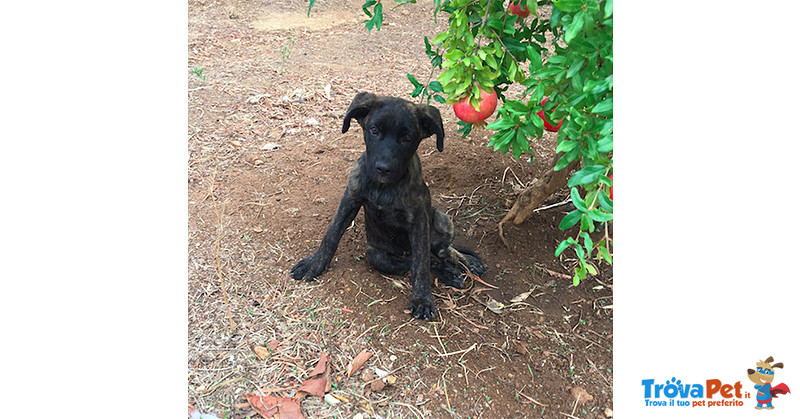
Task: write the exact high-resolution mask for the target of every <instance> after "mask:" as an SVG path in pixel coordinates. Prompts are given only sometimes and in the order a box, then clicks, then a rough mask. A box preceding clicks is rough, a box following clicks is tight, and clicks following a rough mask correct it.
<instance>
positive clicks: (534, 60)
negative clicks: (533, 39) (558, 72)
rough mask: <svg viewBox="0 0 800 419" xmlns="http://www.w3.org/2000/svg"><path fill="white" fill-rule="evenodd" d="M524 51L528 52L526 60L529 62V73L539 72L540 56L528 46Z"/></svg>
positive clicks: (540, 65) (540, 66)
mask: <svg viewBox="0 0 800 419" xmlns="http://www.w3.org/2000/svg"><path fill="white" fill-rule="evenodd" d="M526 49H527V50H528V59H529V60H530V62H531V63H530V70H531V72H533V71H535V70H539V69H540V68H542V54H539V52H538V51H536V50H535V49H534V48H533V47H531V46H530V45H528V46H527V47H526Z"/></svg>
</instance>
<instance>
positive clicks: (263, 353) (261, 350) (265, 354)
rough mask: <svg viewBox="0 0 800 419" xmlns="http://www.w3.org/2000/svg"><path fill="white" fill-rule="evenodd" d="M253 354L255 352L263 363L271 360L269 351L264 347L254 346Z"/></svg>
mask: <svg viewBox="0 0 800 419" xmlns="http://www.w3.org/2000/svg"><path fill="white" fill-rule="evenodd" d="M253 352H255V353H256V356H257V357H258V359H260V360H262V361H263V360H265V359H267V358H269V349H267V348H265V347H263V346H254V347H253Z"/></svg>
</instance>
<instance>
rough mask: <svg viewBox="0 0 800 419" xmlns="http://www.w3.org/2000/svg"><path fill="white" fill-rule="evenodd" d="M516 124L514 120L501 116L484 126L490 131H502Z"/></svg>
mask: <svg viewBox="0 0 800 419" xmlns="http://www.w3.org/2000/svg"><path fill="white" fill-rule="evenodd" d="M516 126H517V123H516V122H514V121H513V120H512V119H511V118H501V119H498V120H496V121H494V122H492V123H490V124H489V125H486V128H487V129H490V130H492V131H503V130H507V129H509V128H514V127H516Z"/></svg>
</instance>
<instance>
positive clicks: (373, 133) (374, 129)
mask: <svg viewBox="0 0 800 419" xmlns="http://www.w3.org/2000/svg"><path fill="white" fill-rule="evenodd" d="M369 132H371V133H372V135H378V133H379V132H380V131H378V127H372V128H370V129H369Z"/></svg>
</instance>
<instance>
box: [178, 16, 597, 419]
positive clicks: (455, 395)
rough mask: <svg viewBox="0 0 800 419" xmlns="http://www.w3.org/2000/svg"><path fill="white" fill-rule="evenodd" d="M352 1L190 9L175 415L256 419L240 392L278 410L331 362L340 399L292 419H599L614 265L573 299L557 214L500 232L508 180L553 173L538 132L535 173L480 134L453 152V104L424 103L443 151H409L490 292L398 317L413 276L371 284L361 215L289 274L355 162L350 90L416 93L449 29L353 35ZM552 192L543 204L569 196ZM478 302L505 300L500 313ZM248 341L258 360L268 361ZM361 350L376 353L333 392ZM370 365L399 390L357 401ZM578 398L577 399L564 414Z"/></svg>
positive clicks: (509, 197)
mask: <svg viewBox="0 0 800 419" xmlns="http://www.w3.org/2000/svg"><path fill="white" fill-rule="evenodd" d="M361 4H363V2H361V1H317V4H316V6H315V7H314V9H313V11H312V14H311V18H310V19H309V18H307V17H306V10H307V7H308V3H307V2H305V1H300V0H277V1H266V0H254V1H250V2H240V1H236V0H232V1H227V2H217V1H211V0H206V1H198V0H190V2H189V51H188V53H189V63H188V67H189V70H191V69H193V68H196V67H197V68H202V69H203V76H204V77H205V80H202V79H201V78H200V77H199V76H196V75H195V74H192V73H191V72H190V73H189V81H188V83H189V85H188V88H189V97H188V102H189V121H188V148H189V173H188V181H189V196H188V212H189V237H188V239H189V241H188V243H189V249H188V274H189V295H188V300H189V313H188V360H187V361H188V376H189V377H188V379H189V388H188V389H187V391H188V404H189V406H190V410H191V409H193V408H197V409H199V410H200V411H202V412H206V413H214V414H216V415H218V416H219V417H221V418H222V417H236V418H243V417H251V416H252V417H258V415H257V414H256V413H255V411H253V410H252V409H251V408H250V407H249V406H248V405H247V403H246V401H245V399H244V398H243V397H242V395H243V394H245V393H256V394H258V393H259V391H262V392H264V391H269V390H274V391H276V393H275V394H274V395H281V396H292V395H293V394H294V390H295V389H297V388H298V387H299V385H300V384H301V383H302V382H303V380H305V379H306V378H308V375H309V373H310V371H311V370H312V369H313V368H314V366H315V365H316V363H317V360H318V359H319V357H320V354H322V353H326V354H328V355H329V356H330V358H331V364H330V365H331V381H332V390H331V392H332V393H333V394H335V395H337V396H339V397H340V398H341V400H342V401H340V402H339V403H337V404H329V403H326V402H324V401H322V400H320V398H319V397H315V396H308V397H306V398H305V399H303V401H302V403H301V406H302V409H303V414H304V415H305V416H306V417H337V418H351V417H353V416H354V415H356V414H360V415H361V417H364V418H376V417H385V418H389V417H426V418H427V417H444V418H447V417H462V418H474V417H485V418H512V417H513V418H518V417H547V418H565V417H570V416H572V417H579V418H605V417H607V416H606V413H605V409H606V408H609V409H610V408H612V384H613V381H612V336H611V335H612V319H613V309H612V308H611V305H612V303H613V299H612V297H611V296H612V286H613V278H612V272H611V269H610V268H609V267H608V266H607V265H605V264H604V265H600V266H598V268H599V271H600V275H599V276H598V277H596V278H590V279H588V280H587V281H585V282H584V283H582V284H581V285H580V286H579V287H573V286H572V281H571V279H569V278H567V277H565V276H564V274H569V273H570V272H571V271H572V266H573V264H574V262H575V261H574V260H570V259H569V258H568V257H564V256H562V258H560V259H559V258H556V257H554V256H553V252H554V250H555V248H556V246H557V245H558V243H559V242H560V241H561V240H562V239H564V238H565V237H567V236H568V235H571V234H575V233H574V231H567V232H562V231H560V230H558V228H557V226H558V223H559V221H560V220H561V217H563V215H564V213H565V212H567V211H569V210H570V209H569V207H568V206H567V205H561V206H557V207H554V208H552V209H547V210H544V211H540V212H538V213H536V214H535V215H533V216H532V217H531V218H530V219H529V220H528V221H526V222H525V223H523V224H522V225H520V226H513V225H510V226H508V227H506V237H507V238H508V239H509V242H510V244H511V246H512V249H511V250H509V249H507V248H506V247H505V246H504V245H503V243H502V241H501V240H500V238H499V236H498V234H497V222H498V221H499V220H500V219H501V218H502V216H503V215H504V214H505V213H506V212H507V211H508V208H510V205H511V204H512V203H513V199H514V198H515V197H516V195H517V194H518V193H519V191H520V190H521V189H522V187H523V185H527V184H529V183H530V182H532V181H533V179H534V178H535V177H536V176H538V175H539V174H541V173H544V171H545V169H546V166H547V164H548V163H549V162H550V159H551V158H552V153H553V150H554V148H555V137H554V136H552V135H551V134H548V135H549V136H547V137H545V138H544V139H542V140H541V141H538V142H537V143H536V144H535V145H534V150H535V152H536V153H537V155H536V156H535V158H534V162H533V163H532V164H531V163H528V162H525V161H516V160H514V159H513V158H512V157H511V156H510V155H500V154H499V153H496V152H493V151H492V150H491V149H490V148H487V147H486V144H487V142H488V139H489V137H490V136H491V132H490V131H486V130H483V129H476V130H475V131H473V133H472V134H470V136H469V137H468V138H466V139H462V138H461V137H460V135H459V134H457V133H456V130H457V129H458V126H457V125H456V119H455V116H454V115H453V112H452V109H451V108H450V107H448V106H444V105H437V106H439V109H440V110H441V112H442V116H443V118H444V122H445V144H444V152H442V153H439V152H437V151H436V150H435V140H434V139H428V140H425V141H423V143H422V145H421V146H420V149H419V154H420V157H421V159H422V164H423V174H424V177H425V179H426V181H427V182H428V186H429V187H430V190H431V195H432V199H433V204H434V205H435V206H436V207H438V208H440V209H441V210H443V211H445V212H447V213H448V214H449V215H450V216H451V217H452V218H453V221H454V223H455V225H456V243H457V244H462V245H466V246H469V247H471V248H473V249H475V250H476V251H477V252H478V253H479V254H480V255H481V257H482V258H483V260H484V261H485V262H486V265H487V266H488V272H487V274H486V275H485V277H484V280H485V281H486V282H487V283H489V284H493V285H496V286H497V287H499V288H498V289H492V288H490V287H489V286H487V285H485V284H481V283H478V282H474V281H471V280H468V281H467V283H468V286H469V288H468V289H464V290H456V289H450V288H446V287H444V286H440V285H436V286H434V296H435V300H436V304H437V310H438V318H437V319H436V321H434V322H424V321H419V320H414V319H412V318H411V317H410V316H409V315H408V314H406V313H404V309H405V308H406V306H407V304H408V300H409V294H410V286H409V282H408V275H406V276H397V277H387V276H383V275H381V274H380V273H378V272H375V271H373V270H372V269H371V268H370V266H369V265H368V263H367V261H366V259H365V257H364V253H365V237H364V229H363V216H362V215H359V217H357V218H356V221H355V223H354V224H353V225H352V226H351V228H350V229H349V230H348V231H347V232H346V233H345V235H344V237H343V239H342V241H341V244H340V246H339V250H338V251H337V253H336V257H335V259H334V261H333V262H332V264H331V267H330V269H329V270H328V271H327V272H326V273H324V274H323V275H322V276H321V277H320V278H318V280H317V281H314V282H312V283H301V282H296V281H294V280H292V279H291V278H290V277H289V275H288V271H289V269H291V267H292V266H293V265H294V263H296V262H297V261H298V260H299V259H301V258H303V257H305V256H307V255H308V254H309V253H310V252H312V251H313V250H314V249H315V248H316V246H317V245H318V244H319V240H320V239H321V238H322V235H323V233H324V231H325V229H326V227H327V225H328V223H329V221H330V220H331V218H332V215H333V213H334V211H335V210H336V206H337V204H338V200H339V197H340V196H341V193H342V191H343V190H344V184H345V180H346V177H347V173H348V170H349V168H350V166H351V165H352V163H353V161H355V159H356V158H357V157H358V156H359V154H360V153H361V152H362V151H363V142H362V133H361V129H360V127H358V126H354V127H353V128H351V130H350V131H349V132H348V133H347V134H342V133H341V123H342V120H341V118H342V115H343V114H344V111H345V110H346V109H347V106H348V104H349V103H350V100H351V99H352V98H353V96H354V95H355V94H356V93H358V92H360V91H370V92H374V93H377V94H381V95H392V96H399V97H405V98H407V99H410V97H409V96H408V95H409V93H410V91H411V90H412V87H411V84H410V83H409V82H408V80H407V79H406V76H405V75H406V73H412V74H414V75H416V76H417V78H418V79H420V80H421V81H423V82H425V81H427V79H428V75H429V74H430V63H429V61H428V59H427V57H426V56H425V53H424V44H423V36H428V37H429V38H433V36H435V35H436V34H437V33H438V32H439V31H441V30H442V29H443V28H445V27H446V26H445V25H446V23H447V22H446V15H445V14H440V15H439V17H440V20H439V22H438V23H435V22H434V21H433V18H432V16H433V5H432V3H430V2H420V4H415V5H409V6H406V7H401V8H398V9H395V10H391V8H390V7H386V9H385V19H384V24H383V25H384V26H383V29H382V30H381V31H380V32H377V31H374V30H373V32H372V33H368V32H367V31H366V29H364V26H363V23H362V20H363V19H364V16H363V14H362V13H361V9H360V8H361ZM387 5H388V2H387ZM434 77H435V74H434ZM328 86H329V87H328ZM326 87H327V88H326ZM557 195H558V196H555V197H553V198H552V200H551V203H557V202H559V201H562V200H563V199H564V198H565V197H566V196H567V193H566V191H562V192H561V193H559V194H557ZM223 282H224V286H225V293H223V288H222V284H223ZM528 292H530V293H529V294H528V296H527V298H525V299H524V300H521V298H517V299H515V297H517V296H519V295H520V294H523V293H528ZM226 299H227V309H226ZM512 299H514V300H517V301H519V300H521V301H519V302H512ZM487 301H489V302H490V303H491V302H498V303H500V305H501V306H502V308H501V309H500V310H499V314H498V313H495V312H493V311H490V310H489V309H487V307H486V306H485V305H484V304H485V303H487ZM228 310H229V312H230V318H231V320H232V323H233V328H234V329H233V332H232V330H231V321H229V317H228V316H229V315H228ZM256 346H262V347H267V348H269V354H268V355H267V356H266V357H265V359H263V360H262V359H260V358H259V357H258V356H257V355H256V353H255V352H254V349H253V348H254V347H256ZM362 350H367V351H370V352H374V355H373V356H372V357H371V358H370V359H369V360H368V361H367V363H366V364H365V365H364V366H363V367H362V368H361V370H360V371H359V372H358V373H356V374H355V375H354V376H353V377H351V378H347V377H346V376H345V374H344V371H345V369H346V367H347V365H348V364H349V363H350V361H351V360H352V359H353V358H354V357H355V356H356V355H357V354H358V353H359V352H361V351H362ZM376 367H377V368H380V369H382V370H384V371H388V372H390V375H392V376H393V377H394V378H396V381H395V382H394V383H393V384H390V385H387V386H386V387H385V388H383V389H381V390H379V391H372V390H371V389H370V385H369V384H365V382H364V380H363V379H362V378H363V377H362V372H368V373H369V374H374V373H375V368H376ZM581 389H583V390H585V392H586V393H588V394H589V395H591V396H592V398H591V400H589V401H585V400H584V399H581V400H580V401H577V399H576V394H578V393H581ZM567 415H570V416H567Z"/></svg>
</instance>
